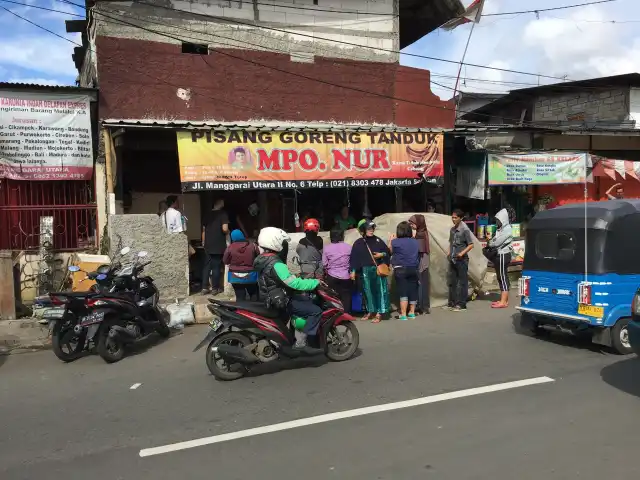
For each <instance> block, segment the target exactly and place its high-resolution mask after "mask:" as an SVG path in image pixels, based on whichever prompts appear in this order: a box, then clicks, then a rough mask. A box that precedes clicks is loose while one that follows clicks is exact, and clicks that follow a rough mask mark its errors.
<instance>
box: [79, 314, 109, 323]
mask: <svg viewBox="0 0 640 480" xmlns="http://www.w3.org/2000/svg"><path fill="white" fill-rule="evenodd" d="M103 319H104V312H95V313H92V314H90V315H87V316H86V317H82V320H80V324H81V325H90V324H92V323H98V322H101V321H102V320H103Z"/></svg>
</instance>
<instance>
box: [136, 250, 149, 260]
mask: <svg viewBox="0 0 640 480" xmlns="http://www.w3.org/2000/svg"><path fill="white" fill-rule="evenodd" d="M147 255H149V253H148V252H146V251H144V250H142V251H141V252H138V257H140V258H144V257H146V256H147Z"/></svg>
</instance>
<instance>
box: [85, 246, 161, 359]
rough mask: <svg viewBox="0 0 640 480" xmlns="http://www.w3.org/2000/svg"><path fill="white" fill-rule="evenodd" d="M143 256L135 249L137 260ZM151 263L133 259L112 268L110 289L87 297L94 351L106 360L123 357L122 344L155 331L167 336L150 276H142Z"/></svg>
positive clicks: (156, 293)
mask: <svg viewBox="0 0 640 480" xmlns="http://www.w3.org/2000/svg"><path fill="white" fill-rule="evenodd" d="M146 256H147V252H144V251H143V252H139V253H138V255H137V257H138V260H142V259H144V258H145V257H146ZM150 263H151V262H150V261H149V262H144V263H138V261H135V262H133V263H131V264H129V265H126V266H124V267H122V268H120V269H119V270H117V271H115V273H114V278H113V288H112V289H111V290H110V291H108V292H101V293H99V294H98V295H96V296H92V297H90V298H87V300H86V305H87V308H88V309H89V311H90V315H89V320H88V321H89V323H88V325H90V326H91V327H92V328H93V326H94V325H96V324H97V325H98V327H97V329H96V331H95V337H92V338H95V339H96V340H95V343H96V346H97V350H98V354H99V355H100V357H102V359H103V360H104V361H105V362H107V363H115V362H118V361H120V360H122V358H123V357H124V354H125V346H126V345H128V344H132V343H135V342H137V341H138V340H141V339H142V338H145V337H147V336H149V335H150V334H152V333H154V332H157V333H158V334H159V335H160V336H161V337H163V338H167V337H169V335H171V330H170V329H169V326H168V325H167V323H166V321H165V316H164V314H163V312H161V311H160V308H159V307H158V299H159V296H160V295H159V292H158V289H157V288H156V286H155V284H154V283H153V278H151V277H150V276H142V275H141V273H142V272H143V270H144V267H145V266H147V265H149V264H150Z"/></svg>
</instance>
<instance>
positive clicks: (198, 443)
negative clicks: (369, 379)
mask: <svg viewBox="0 0 640 480" xmlns="http://www.w3.org/2000/svg"><path fill="white" fill-rule="evenodd" d="M554 381H555V380H554V379H553V378H549V377H536V378H528V379H525V380H517V381H515V382H507V383H498V384H495V385H487V386H484V387H477V388H469V389H467V390H458V391H457V392H448V393H441V394H439V395H431V396H429V397H420V398H415V399H413V400H404V401H401V402H393V403H385V404H382V405H373V406H371V407H363V408H356V409H354V410H345V411H343V412H335V413H327V414H325V415H318V416H316V417H309V418H301V419H299V420H293V421H290V422H283V423H276V424H273V425H265V426H264V427H256V428H250V429H248V430H240V431H238V432H231V433H224V434H222V435H214V436H212V437H204V438H198V439H196V440H189V441H186V442H179V443H172V444H170V445H163V446H161V447H153V448H145V449H142V450H140V456H141V457H150V456H152V455H162V454H164V453H171V452H177V451H179V450H187V449H189V448H195V447H202V446H204V445H211V444H213V443H221V442H228V441H229V440H236V439H238V438H245V437H252V436H255V435H262V434H265V433H273V432H279V431H282V430H290V429H292V428H298V427H305V426H307V425H315V424H318V423H325V422H332V421H334V420H341V419H343V418H351V417H360V416H362V415H371V414H372V413H380V412H389V411H391V410H399V409H402V408H409V407H417V406H420V405H427V404H429V403H437V402H444V401H446V400H454V399H456V398H464V397H472V396H474V395H482V394H484V393H493V392H501V391H503V390H511V389H514V388H521V387H528V386H531V385H540V384H542V383H549V382H554Z"/></svg>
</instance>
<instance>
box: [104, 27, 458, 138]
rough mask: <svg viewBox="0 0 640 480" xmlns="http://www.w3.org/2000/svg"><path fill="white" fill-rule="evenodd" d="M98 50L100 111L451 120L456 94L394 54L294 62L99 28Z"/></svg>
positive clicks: (422, 123)
mask: <svg viewBox="0 0 640 480" xmlns="http://www.w3.org/2000/svg"><path fill="white" fill-rule="evenodd" d="M96 49H97V55H98V83H99V87H100V117H101V118H121V119H122V118H124V119H141V118H157V119H179V120H219V121H248V120H280V121H298V122H313V121H326V122H336V123H379V124H396V125H399V126H407V127H430V128H437V127H441V128H452V127H453V124H454V109H453V107H454V105H453V102H443V101H441V100H440V98H439V97H437V96H435V95H434V94H433V93H432V92H431V90H430V75H429V72H428V71H427V70H421V69H415V68H410V67H403V66H400V65H398V64H395V63H383V62H356V61H347V60H338V59H327V58H320V57H316V58H315V59H314V62H313V63H298V62H292V61H291V60H290V56H289V55H284V54H276V53H270V52H264V51H262V52H261V51H247V50H238V49H229V50H221V52H227V53H228V54H229V55H233V57H240V58H233V57H231V56H228V55H224V54H223V53H219V52H211V54H210V55H205V56H200V55H191V54H185V53H181V47H180V45H175V44H167V43H160V42H150V41H144V40H132V39H122V38H114V37H98V38H97V39H96ZM259 64H261V65H267V66H269V67H271V68H266V67H264V66H261V65H259ZM286 72H294V73H296V74H298V75H302V76H305V77H308V78H302V77H300V76H295V75H291V74H289V73H286ZM317 80H319V81H317ZM323 82H326V83H323ZM331 84H338V85H345V86H349V87H351V89H346V88H341V87H339V86H334V85H331ZM368 92H372V93H368ZM394 97H395V98H400V99H402V100H405V101H399V100H396V99H395V98H394Z"/></svg>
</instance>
